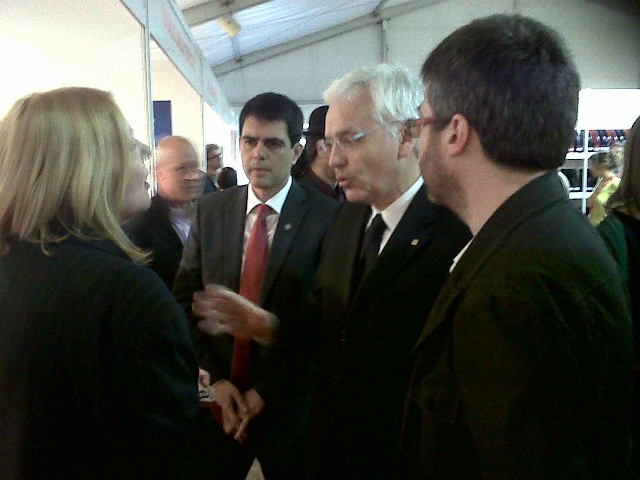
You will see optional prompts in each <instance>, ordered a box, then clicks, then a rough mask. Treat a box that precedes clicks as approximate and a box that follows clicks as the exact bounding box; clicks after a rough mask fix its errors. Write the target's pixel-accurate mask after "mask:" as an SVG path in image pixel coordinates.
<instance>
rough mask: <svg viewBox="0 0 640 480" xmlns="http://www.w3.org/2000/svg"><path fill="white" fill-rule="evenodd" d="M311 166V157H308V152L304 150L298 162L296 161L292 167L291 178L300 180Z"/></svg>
mask: <svg viewBox="0 0 640 480" xmlns="http://www.w3.org/2000/svg"><path fill="white" fill-rule="evenodd" d="M307 141H309V140H307ZM309 165H310V163H309V157H308V155H307V150H306V149H304V150H302V153H301V154H300V156H299V157H298V160H296V163H294V164H293V165H291V176H292V177H293V178H294V179H295V180H299V179H300V177H301V176H302V174H303V173H304V172H305V170H306V169H307V167H308V166H309Z"/></svg>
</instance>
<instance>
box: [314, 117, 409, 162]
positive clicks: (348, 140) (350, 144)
mask: <svg viewBox="0 0 640 480" xmlns="http://www.w3.org/2000/svg"><path fill="white" fill-rule="evenodd" d="M397 123H400V122H397ZM389 125H390V123H379V124H377V125H376V126H375V127H372V128H370V129H369V130H365V131H364V132H360V133H356V134H353V135H349V134H342V135H339V136H338V137H336V138H334V139H333V140H331V139H327V138H322V139H320V140H319V141H318V144H317V146H318V150H320V153H322V154H323V155H330V154H331V150H332V149H333V147H334V146H335V145H338V146H339V147H340V148H342V149H343V150H347V151H350V150H353V149H354V148H355V147H356V145H357V143H358V142H359V141H360V140H362V139H363V138H364V137H366V136H367V135H369V134H370V133H371V132H373V131H375V130H377V129H378V128H380V127H388V126H389Z"/></svg>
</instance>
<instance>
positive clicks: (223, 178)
mask: <svg viewBox="0 0 640 480" xmlns="http://www.w3.org/2000/svg"><path fill="white" fill-rule="evenodd" d="M237 185H238V172H236V170H235V168H233V167H222V168H221V169H220V173H219V174H218V186H219V187H220V190H224V189H225V188H231V187H235V186H237Z"/></svg>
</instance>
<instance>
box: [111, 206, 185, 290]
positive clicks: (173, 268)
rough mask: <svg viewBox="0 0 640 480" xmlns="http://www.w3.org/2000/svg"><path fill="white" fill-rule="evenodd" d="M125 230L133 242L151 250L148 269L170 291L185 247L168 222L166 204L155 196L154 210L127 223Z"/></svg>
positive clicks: (141, 214) (152, 207)
mask: <svg viewBox="0 0 640 480" xmlns="http://www.w3.org/2000/svg"><path fill="white" fill-rule="evenodd" d="M124 229H125V231H126V232H127V233H128V234H129V237H130V238H131V240H132V241H133V243H135V244H136V245H137V246H139V247H141V248H144V249H146V250H151V252H152V257H151V263H149V267H150V268H151V269H152V270H153V271H154V272H156V273H157V274H158V275H159V276H160V278H161V279H162V280H163V281H164V283H165V284H166V285H167V287H168V288H169V290H171V288H172V287H173V279H174V278H175V276H176V272H177V271H178V265H180V258H182V247H183V245H182V241H181V240H180V237H179V236H178V234H177V233H176V231H175V229H174V228H173V225H172V224H171V220H169V205H168V204H167V202H165V201H164V199H163V198H162V197H161V196H159V195H156V196H154V197H153V198H152V199H151V207H149V209H148V210H147V211H146V212H142V213H140V214H138V215H136V216H135V217H134V218H132V219H131V220H129V221H127V223H125V225H124Z"/></svg>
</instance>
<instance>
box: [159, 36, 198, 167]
mask: <svg viewBox="0 0 640 480" xmlns="http://www.w3.org/2000/svg"><path fill="white" fill-rule="evenodd" d="M153 45H154V47H153V49H152V50H153V53H152V61H151V98H152V99H153V100H154V101H155V100H169V101H171V120H172V130H173V134H174V135H181V136H183V137H187V138H188V139H189V140H191V141H192V142H193V144H194V146H195V147H196V150H197V152H198V157H199V159H200V161H201V162H202V165H203V166H204V136H203V126H202V125H203V120H202V116H203V114H202V98H201V97H200V95H199V94H198V92H196V90H194V88H193V86H192V85H191V84H190V83H189V82H188V81H187V80H186V78H185V77H184V76H183V75H182V74H181V73H180V71H179V70H178V69H177V68H176V66H175V65H174V64H173V63H172V62H171V61H170V60H169V58H168V57H167V56H166V55H165V54H164V52H162V50H160V49H159V48H158V47H157V44H155V42H153Z"/></svg>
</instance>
